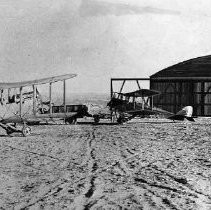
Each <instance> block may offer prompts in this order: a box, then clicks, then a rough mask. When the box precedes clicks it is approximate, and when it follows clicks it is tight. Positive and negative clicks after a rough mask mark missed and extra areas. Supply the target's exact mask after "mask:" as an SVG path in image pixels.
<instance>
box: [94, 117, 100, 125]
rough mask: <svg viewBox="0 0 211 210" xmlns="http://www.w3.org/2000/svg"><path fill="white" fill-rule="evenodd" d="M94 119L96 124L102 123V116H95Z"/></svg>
mask: <svg viewBox="0 0 211 210" xmlns="http://www.w3.org/2000/svg"><path fill="white" fill-rule="evenodd" d="M93 118H94V122H95V123H96V124H97V123H99V122H100V116H99V115H94V116H93Z"/></svg>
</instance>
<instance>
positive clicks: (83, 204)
mask: <svg viewBox="0 0 211 210" xmlns="http://www.w3.org/2000/svg"><path fill="white" fill-rule="evenodd" d="M95 133H96V128H95V127H94V126H93V127H91V129H90V131H89V133H88V136H87V137H88V138H87V152H86V156H85V159H84V161H83V164H87V165H88V174H87V178H86V182H85V189H84V190H83V191H82V193H81V194H80V195H79V196H77V197H76V198H75V199H74V201H73V203H72V204H71V207H70V208H73V209H74V208H76V209H89V208H90V207H91V206H92V205H94V204H95V203H97V200H94V201H93V200H92V196H93V194H94V192H95V190H96V186H95V180H96V178H97V176H96V171H97V170H98V163H97V162H96V157H95V153H96V151H95V150H96V149H95V147H94V146H95V141H96V136H95Z"/></svg>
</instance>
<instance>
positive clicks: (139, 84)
mask: <svg viewBox="0 0 211 210" xmlns="http://www.w3.org/2000/svg"><path fill="white" fill-rule="evenodd" d="M136 83H137V85H138V88H139V90H141V87H140V84H139V82H138V80H136Z"/></svg>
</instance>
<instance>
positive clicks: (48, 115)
mask: <svg viewBox="0 0 211 210" xmlns="http://www.w3.org/2000/svg"><path fill="white" fill-rule="evenodd" d="M76 76H77V75H76V74H65V75H60V76H54V77H48V78H42V79H37V80H30V81H24V82H13V83H0V94H1V95H0V102H1V105H2V106H6V104H7V105H9V106H10V105H11V104H12V103H16V104H18V105H19V111H18V112H17V113H15V114H14V115H13V116H11V117H8V118H5V117H1V118H2V120H1V121H0V126H1V127H2V128H4V129H5V130H6V131H7V133H8V134H10V133H12V132H19V130H17V129H16V128H15V127H13V126H12V125H9V124H8V123H14V124H16V123H23V124H24V126H25V123H27V122H33V121H34V122H37V121H39V120H42V119H53V118H62V119H65V120H66V119H69V120H70V118H71V117H73V116H75V115H77V114H78V111H74V110H71V111H67V105H66V83H65V82H66V80H68V79H71V78H74V77H76ZM59 81H63V105H62V108H63V111H62V112H58V113H55V112H53V110H52V108H53V106H52V83H55V82H59ZM46 83H49V101H48V103H44V102H42V101H41V103H42V104H43V105H45V106H48V107H49V110H48V111H47V112H41V113H37V109H38V107H37V101H36V100H37V98H41V97H40V93H39V92H38V90H37V86H38V85H41V84H46ZM26 86H28V87H32V88H33V91H31V92H25V93H24V92H23V87H26ZM5 89H6V90H8V102H7V103H6V104H5V103H3V92H4V90H5ZM11 89H19V93H18V94H16V95H13V96H12V97H10V95H9V93H10V90H11ZM26 99H27V100H32V101H33V110H32V114H27V113H23V103H24V101H25V100H26ZM4 100H5V99H4ZM68 106H69V105H68ZM70 106H71V105H70ZM71 108H73V107H71ZM68 109H70V107H69V108H68ZM83 111H84V112H86V110H84V109H83ZM24 126H23V130H22V131H21V132H22V133H23V134H24V135H27V134H28V132H29V131H30V129H28V128H27V129H25V128H24Z"/></svg>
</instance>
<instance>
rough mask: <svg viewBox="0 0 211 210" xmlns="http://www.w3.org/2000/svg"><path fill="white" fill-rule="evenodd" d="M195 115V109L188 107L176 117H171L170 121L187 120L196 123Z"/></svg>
mask: <svg viewBox="0 0 211 210" xmlns="http://www.w3.org/2000/svg"><path fill="white" fill-rule="evenodd" d="M192 114H193V107H192V106H186V107H184V108H183V109H182V110H180V111H179V112H177V113H176V114H175V115H173V116H170V117H169V119H171V120H184V119H187V120H189V121H192V122H195V120H194V119H193V117H192Z"/></svg>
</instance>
